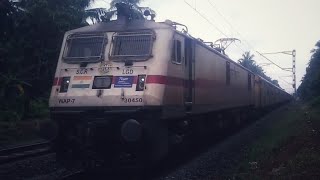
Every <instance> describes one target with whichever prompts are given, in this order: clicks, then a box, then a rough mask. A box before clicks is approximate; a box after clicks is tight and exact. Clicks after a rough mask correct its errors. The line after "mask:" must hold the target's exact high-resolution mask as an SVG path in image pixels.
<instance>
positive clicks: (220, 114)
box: [49, 12, 291, 166]
mask: <svg viewBox="0 0 320 180" xmlns="http://www.w3.org/2000/svg"><path fill="white" fill-rule="evenodd" d="M121 17H122V16H121V12H118V20H114V21H110V22H107V23H97V24H94V25H91V26H86V27H82V28H79V29H74V30H71V31H68V32H66V33H65V36H64V40H63V43H62V47H61V53H60V56H59V59H58V64H57V68H56V73H55V79H54V84H53V86H52V91H51V96H50V101H49V106H50V111H51V118H52V120H54V121H56V122H57V124H58V127H59V132H58V136H57V138H56V140H55V147H56V150H57V157H59V158H60V159H62V160H66V159H68V160H71V161H78V160H81V161H84V162H92V161H94V162H96V163H102V164H105V165H106V164H109V165H112V166H114V165H115V164H122V163H133V162H134V163H145V162H157V161H158V160H160V159H162V158H163V157H164V156H165V155H166V154H167V153H168V151H169V149H170V147H172V146H174V145H176V144H179V143H181V142H183V141H184V138H185V137H187V135H188V134H190V131H192V132H194V129H197V130H199V131H203V129H206V131H215V130H216V129H215V127H217V128H218V129H219V128H225V125H226V124H228V123H229V124H230V122H228V123H226V122H225V121H224V119H227V118H224V116H230V115H232V116H233V117H232V118H231V119H233V118H234V119H237V121H239V120H241V117H243V116H245V115H246V114H248V113H249V112H250V111H251V110H253V109H255V110H260V109H265V108H268V107H272V106H275V105H278V104H281V103H284V102H286V101H288V100H290V99H291V96H290V95H289V94H287V93H286V92H285V91H283V90H282V89H280V88H278V87H276V86H274V85H272V84H271V83H269V82H268V81H266V80H264V79H263V78H261V77H259V76H258V75H256V74H254V73H252V72H251V71H249V70H248V69H246V68H244V67H242V66H241V65H239V64H237V63H235V62H234V61H232V60H231V59H229V58H228V57H227V56H226V55H225V54H223V53H221V52H220V51H219V50H217V49H215V48H212V47H210V46H207V45H206V44H204V43H203V42H202V41H201V40H198V39H196V38H193V37H192V36H191V35H190V34H188V33H187V32H186V31H178V30H177V28H176V27H177V26H178V25H179V24H178V23H174V22H172V21H166V22H161V23H158V22H154V21H152V20H128V19H127V18H126V17H124V18H121ZM204 114H206V115H208V114H210V118H209V117H207V118H202V119H201V118H197V117H199V116H203V115H204ZM231 123H233V122H231ZM208 124H210V126H208ZM191 134H192V133H191ZM76 159H77V160H76Z"/></svg>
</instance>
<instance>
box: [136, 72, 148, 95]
mask: <svg viewBox="0 0 320 180" xmlns="http://www.w3.org/2000/svg"><path fill="white" fill-rule="evenodd" d="M145 82H146V75H139V76H138V82H137V87H136V91H143V90H144V84H145Z"/></svg>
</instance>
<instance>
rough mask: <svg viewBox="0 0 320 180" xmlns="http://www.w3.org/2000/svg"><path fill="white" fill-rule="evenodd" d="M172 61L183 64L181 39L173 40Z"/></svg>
mask: <svg viewBox="0 0 320 180" xmlns="http://www.w3.org/2000/svg"><path fill="white" fill-rule="evenodd" d="M171 58H172V62H174V63H177V64H181V62H182V56H181V41H179V40H174V41H173V50H172V57H171Z"/></svg>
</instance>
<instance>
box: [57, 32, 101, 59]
mask: <svg viewBox="0 0 320 180" xmlns="http://www.w3.org/2000/svg"><path fill="white" fill-rule="evenodd" d="M66 41H67V42H66V46H65V49H64V55H63V59H64V60H65V62H67V63H83V62H86V63H88V62H89V63H90V62H98V61H101V60H102V59H103V54H104V47H105V44H106V43H107V38H106V37H105V36H104V34H102V33H100V34H72V35H70V36H68V37H67V40H66Z"/></svg>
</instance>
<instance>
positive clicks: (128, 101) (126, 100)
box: [123, 98, 143, 103]
mask: <svg viewBox="0 0 320 180" xmlns="http://www.w3.org/2000/svg"><path fill="white" fill-rule="evenodd" d="M123 102H124V103H136V102H143V99H142V98H123Z"/></svg>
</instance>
